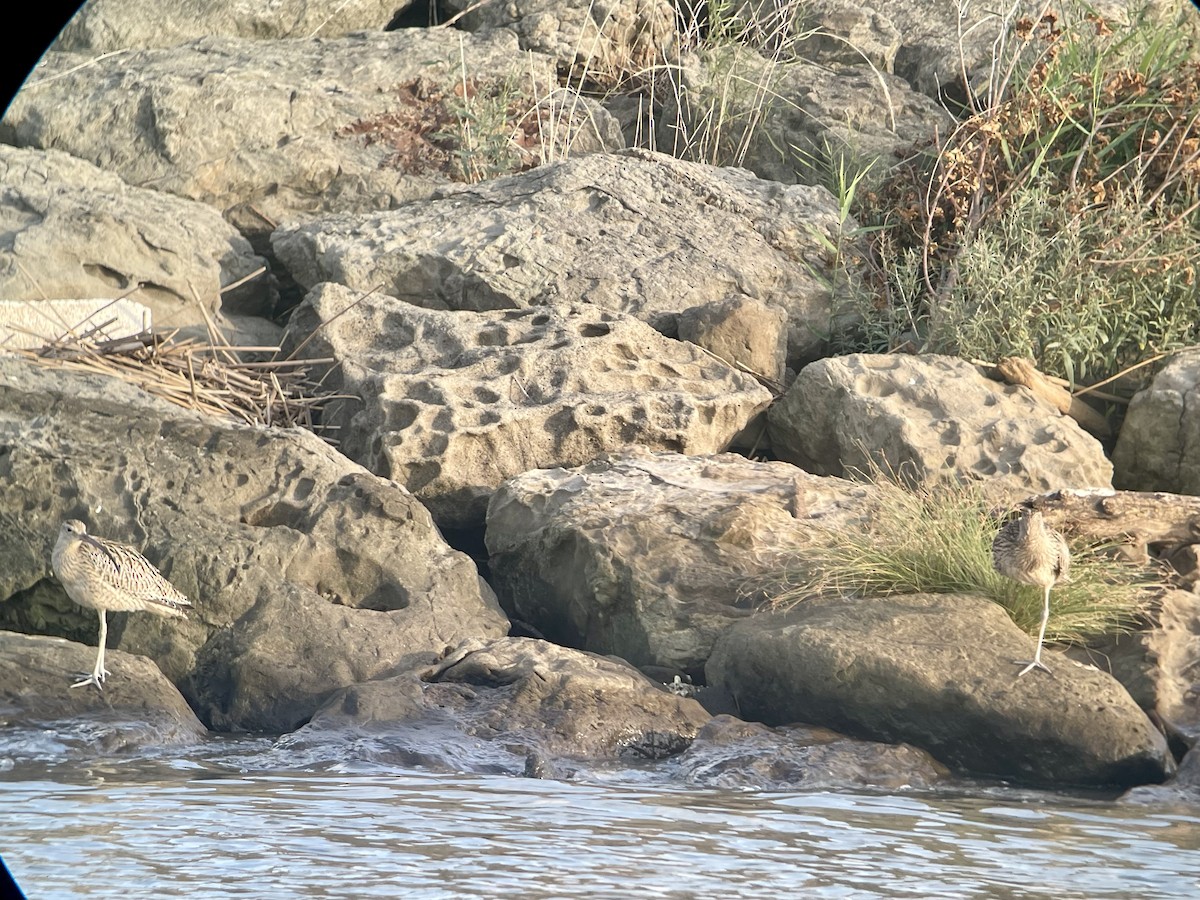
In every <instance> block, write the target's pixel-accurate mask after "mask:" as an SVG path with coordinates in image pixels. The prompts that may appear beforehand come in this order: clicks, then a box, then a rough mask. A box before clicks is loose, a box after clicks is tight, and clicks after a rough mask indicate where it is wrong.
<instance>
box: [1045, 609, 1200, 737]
mask: <svg viewBox="0 0 1200 900" xmlns="http://www.w3.org/2000/svg"><path fill="white" fill-rule="evenodd" d="M1153 617H1154V624H1153V625H1152V626H1151V627H1148V628H1146V629H1145V630H1142V631H1138V632H1135V633H1134V634H1128V635H1117V636H1115V637H1113V638H1110V639H1109V640H1106V641H1095V642H1092V643H1089V645H1088V646H1087V647H1086V648H1079V649H1072V650H1071V651H1069V652H1070V655H1071V656H1072V657H1073V658H1074V659H1077V660H1080V661H1082V662H1087V663H1090V664H1092V665H1094V666H1096V667H1097V668H1099V669H1101V670H1103V671H1105V672H1109V673H1111V674H1112V676H1113V677H1114V678H1116V679H1117V681H1119V682H1121V684H1122V685H1124V686H1125V689H1126V690H1127V691H1129V693H1130V695H1131V696H1132V697H1133V699H1134V700H1136V701H1137V703H1138V705H1139V706H1140V707H1142V709H1145V710H1149V711H1152V712H1153V713H1154V715H1155V716H1156V717H1157V718H1158V720H1159V721H1161V722H1163V723H1164V724H1165V725H1166V726H1167V727H1168V728H1169V729H1170V731H1171V732H1173V733H1175V734H1178V735H1179V736H1180V737H1181V738H1182V739H1183V740H1184V741H1185V742H1186V743H1187V744H1188V746H1192V745H1195V744H1197V743H1200V704H1198V703H1197V699H1198V698H1200V690H1198V687H1197V683H1196V672H1195V667H1196V661H1197V660H1200V596H1198V595H1197V594H1195V593H1193V592H1191V591H1179V590H1168V591H1164V592H1163V594H1162V596H1161V597H1160V598H1158V599H1156V601H1155V604H1154V613H1153Z"/></svg>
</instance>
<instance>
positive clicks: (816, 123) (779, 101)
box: [656, 44, 954, 233]
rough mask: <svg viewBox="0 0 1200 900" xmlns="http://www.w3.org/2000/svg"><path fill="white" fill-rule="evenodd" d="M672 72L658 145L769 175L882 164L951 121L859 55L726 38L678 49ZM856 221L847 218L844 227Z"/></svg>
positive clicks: (821, 173)
mask: <svg viewBox="0 0 1200 900" xmlns="http://www.w3.org/2000/svg"><path fill="white" fill-rule="evenodd" d="M679 72H680V74H679V87H678V89H677V90H676V91H675V92H673V93H672V94H671V95H668V98H667V100H666V102H665V104H664V108H663V110H662V112H661V113H659V114H658V118H657V121H658V129H657V133H656V137H657V141H658V148H659V149H661V150H666V151H668V152H671V153H675V154H677V155H680V156H684V157H685V158H702V159H706V160H720V161H722V162H725V164H728V165H738V166H745V167H746V168H747V169H750V170H751V171H752V172H754V173H755V174H757V175H758V176H759V177H760V178H767V179H770V180H772V181H779V182H783V183H788V184H790V183H795V182H800V183H804V184H820V183H827V181H828V174H827V173H828V172H830V171H833V172H836V171H837V169H838V166H839V165H840V161H841V160H845V161H846V170H847V172H848V174H849V176H850V177H853V176H854V175H855V173H856V172H857V170H858V169H859V168H860V167H862V168H865V167H868V166H871V165H879V166H881V167H884V168H886V167H888V166H890V165H892V164H893V163H894V162H895V160H896V154H897V152H898V151H899V152H904V153H907V152H909V151H910V150H911V147H912V145H913V143H914V142H917V141H923V140H927V139H930V138H932V137H933V136H934V135H935V133H937V132H938V131H939V130H941V132H942V133H947V132H949V131H950V130H952V129H953V127H954V120H953V119H952V117H951V116H950V114H949V113H947V112H946V111H945V110H944V109H943V108H941V107H940V106H938V105H937V104H936V103H935V102H934V101H933V100H932V99H930V98H929V97H927V96H925V95H924V94H921V93H918V92H917V91H914V90H913V89H912V88H911V87H909V85H908V84H907V83H906V82H905V81H904V80H903V79H902V78H897V77H896V76H894V75H889V74H887V73H885V72H880V71H877V70H872V69H870V68H869V67H867V66H865V65H863V66H856V67H853V68H842V69H840V70H835V69H831V68H829V67H827V66H823V65H818V64H815V63H812V62H808V61H806V60H791V61H786V60H785V61H777V60H771V59H767V58H764V57H763V56H761V55H759V54H758V53H755V52H754V51H753V50H751V49H749V48H745V47H740V46H738V45H736V44H732V45H720V46H717V47H715V48H712V49H709V50H704V51H701V52H698V53H694V54H691V55H689V56H687V57H685V58H684V59H683V60H682V61H681V67H680V70H679ZM731 73H733V74H731ZM677 101H678V102H677ZM718 126H719V127H718ZM855 227H856V223H855V222H854V221H853V220H851V219H849V218H848V219H847V222H846V226H845V228H846V231H847V232H848V233H849V232H850V231H852V230H853V229H854V228H855Z"/></svg>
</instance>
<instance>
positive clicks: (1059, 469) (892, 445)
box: [767, 353, 1112, 499]
mask: <svg viewBox="0 0 1200 900" xmlns="http://www.w3.org/2000/svg"><path fill="white" fill-rule="evenodd" d="M767 419H768V423H769V424H768V433H769V434H770V438H771V445H772V447H773V449H774V451H775V453H776V455H778V456H779V457H780V458H781V459H786V460H788V461H790V462H793V463H795V464H796V465H798V466H800V467H802V468H804V469H805V470H807V471H809V472H813V473H816V474H821V475H843V474H845V473H846V472H847V471H849V470H851V469H857V470H859V471H863V472H867V471H870V469H871V467H872V465H875V464H882V465H883V466H884V467H885V468H890V469H891V470H893V471H895V472H898V473H901V474H903V475H905V476H907V477H915V478H917V479H919V480H921V481H932V480H935V479H938V478H953V477H958V478H969V479H979V480H980V481H981V482H982V484H983V486H984V488H985V490H987V491H988V492H989V494H991V495H993V496H995V497H997V498H998V499H1001V498H1003V499H1012V498H1019V497H1024V496H1026V495H1028V494H1035V493H1041V492H1042V491H1047V490H1050V489H1052V488H1062V487H1080V488H1083V487H1111V486H1112V466H1111V465H1110V464H1109V462H1108V460H1107V459H1106V458H1105V456H1104V449H1103V448H1102V447H1101V445H1100V442H1099V441H1097V440H1096V439H1095V438H1093V437H1092V436H1091V435H1089V434H1087V433H1086V432H1084V431H1083V429H1081V428H1080V427H1079V426H1078V425H1077V424H1076V423H1075V420H1074V419H1071V418H1069V417H1067V416H1064V415H1062V414H1061V413H1059V412H1058V411H1057V410H1056V409H1053V408H1052V407H1049V406H1046V405H1044V404H1041V403H1039V402H1038V401H1037V400H1036V399H1035V398H1034V396H1033V395H1032V394H1031V393H1029V391H1028V390H1027V389H1026V388H1023V387H1017V386H1014V385H1003V384H1000V383H998V382H993V381H989V380H988V379H986V378H984V376H983V375H981V374H980V373H979V371H978V370H977V369H976V368H975V366H973V365H971V364H970V363H968V362H966V361H965V360H961V359H957V358H955V357H950V356H905V355H902V354H891V355H871V354H862V353H859V354H854V355H852V356H841V357H836V358H830V359H823V360H819V361H817V362H815V363H812V364H811V365H808V366H806V367H805V368H804V369H803V370H802V371H801V372H800V374H799V375H798V376H797V377H796V380H795V381H794V382H793V383H792V385H791V387H790V388H788V391H787V393H786V394H784V395H783V397H782V398H780V400H779V401H778V402H777V403H776V404H775V405H774V406H772V407H771V409H770V411H769V412H768V415H767Z"/></svg>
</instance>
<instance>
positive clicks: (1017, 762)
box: [706, 594, 1175, 786]
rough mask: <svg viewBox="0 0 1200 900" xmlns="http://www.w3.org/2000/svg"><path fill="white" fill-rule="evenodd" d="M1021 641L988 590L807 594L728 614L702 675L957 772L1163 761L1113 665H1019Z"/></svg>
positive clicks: (1093, 777) (796, 718) (1131, 767)
mask: <svg viewBox="0 0 1200 900" xmlns="http://www.w3.org/2000/svg"><path fill="white" fill-rule="evenodd" d="M1033 644H1034V641H1033V639H1031V638H1030V637H1029V636H1028V635H1026V634H1024V633H1023V632H1022V631H1020V629H1018V628H1017V626H1016V625H1014V624H1013V622H1012V621H1011V620H1010V619H1009V617H1008V615H1007V613H1006V612H1005V611H1004V610H1003V609H1002V608H1001V607H1000V606H998V605H997V604H995V603H992V602H991V601H988V600H984V599H981V598H978V597H971V596H967V595H957V594H936V595H934V594H916V595H903V596H894V597H888V598H863V599H853V600H846V599H825V598H816V597H813V598H809V599H807V600H805V601H804V602H803V603H801V604H799V605H797V606H796V607H795V608H793V609H791V610H789V611H788V612H786V613H778V614H763V615H759V616H755V617H754V618H752V619H750V620H748V621H745V622H741V623H739V624H738V625H736V626H734V627H733V628H731V629H730V630H729V631H728V632H726V633H725V635H723V636H722V638H721V639H720V640H718V641H717V644H716V646H715V647H714V649H713V654H712V658H711V659H710V660H709V663H708V666H707V669H706V672H707V675H708V681H709V683H710V684H713V685H719V686H722V687H724V688H725V689H727V690H728V691H730V693H732V694H733V696H734V698H735V699H736V700H737V702H738V704H739V709H740V710H741V714H742V716H743V717H744V718H747V719H755V720H758V721H762V722H765V723H767V724H771V725H782V724H787V723H792V722H805V723H808V724H812V725H820V726H824V727H827V728H833V729H836V730H838V731H841V732H843V733H845V734H849V735H853V736H857V737H860V738H867V739H871V740H879V741H893V742H894V741H904V742H907V743H910V744H912V745H914V746H916V747H920V748H922V749H924V750H926V751H928V752H929V753H931V754H932V755H933V756H934V757H935V758H936V759H938V760H939V761H940V762H943V763H945V764H947V765H949V766H951V767H952V768H953V769H954V770H956V771H957V772H959V773H964V774H975V775H990V776H997V777H1001V778H1006V779H1011V780H1013V781H1018V782H1021V783H1026V784H1041V785H1047V784H1062V785H1115V786H1127V785H1134V784H1143V783H1147V782H1155V781H1162V780H1163V779H1165V778H1166V777H1167V776H1169V775H1170V774H1171V773H1172V772H1173V771H1174V767H1175V765H1174V760H1173V758H1172V756H1171V754H1170V752H1169V751H1168V749H1167V744H1166V741H1165V740H1164V738H1163V736H1162V734H1160V733H1159V732H1158V731H1157V730H1156V729H1155V727H1154V726H1153V725H1152V724H1151V722H1150V720H1149V719H1148V718H1147V717H1146V714H1145V713H1144V712H1142V710H1141V709H1140V708H1139V707H1138V706H1137V704H1136V703H1134V702H1133V700H1132V699H1131V698H1130V696H1129V694H1128V693H1127V692H1126V691H1125V689H1124V688H1123V687H1121V685H1120V684H1119V683H1118V682H1117V681H1116V680H1115V679H1113V678H1112V676H1110V675H1107V674H1105V673H1103V672H1100V671H1099V670H1097V669H1094V668H1090V667H1086V666H1083V665H1080V664H1079V663H1076V662H1074V661H1073V660H1070V659H1068V658H1067V657H1065V656H1063V655H1062V654H1059V653H1054V652H1050V653H1049V654H1047V655H1046V657H1045V661H1046V663H1047V665H1049V667H1050V668H1051V670H1052V672H1053V674H1052V675H1047V674H1046V673H1045V672H1040V671H1035V672H1031V673H1029V674H1028V675H1026V676H1024V677H1021V678H1018V677H1017V670H1018V667H1017V666H1016V665H1014V664H1013V660H1017V659H1029V658H1032V650H1033Z"/></svg>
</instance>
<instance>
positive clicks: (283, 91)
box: [0, 6, 619, 235]
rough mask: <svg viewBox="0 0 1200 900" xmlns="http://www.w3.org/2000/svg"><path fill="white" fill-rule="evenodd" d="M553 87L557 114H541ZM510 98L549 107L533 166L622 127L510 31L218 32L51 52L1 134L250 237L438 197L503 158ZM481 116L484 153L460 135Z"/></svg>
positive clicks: (532, 125) (535, 119)
mask: <svg viewBox="0 0 1200 900" xmlns="http://www.w3.org/2000/svg"><path fill="white" fill-rule="evenodd" d="M321 8H322V9H324V7H323V6H322V7H321ZM464 67H465V70H466V71H467V72H469V73H487V74H486V76H480V79H481V80H477V85H476V86H477V87H478V88H479V91H478V92H477V93H476V94H475V97H476V98H479V99H477V100H474V99H473V100H472V105H470V106H469V108H468V104H465V103H460V102H459V101H457V100H456V99H454V89H455V86H457V85H460V84H461V83H462V80H463V77H464V76H463V71H464ZM506 78H508V79H511V85H512V87H511V88H506V87H504V86H503V85H504V84H505V79H506ZM551 88H554V89H555V91H554V92H553V93H554V98H552V99H551V100H550V101H548V102H549V103H550V107H552V108H550V107H543V106H542V105H540V101H541V98H546V97H548V96H550V95H551V93H552V91H551ZM506 90H508V91H510V92H511V96H509V97H508V98H507V99H508V100H510V101H511V102H512V103H514V104H517V105H523V106H524V107H525V108H527V109H528V110H530V111H534V110H538V114H537V115H533V116H530V117H526V119H525V122H526V125H528V126H529V127H528V128H526V129H525V134H526V138H527V139H528V142H530V143H531V146H530V147H529V148H528V149H529V152H530V154H531V156H532V159H531V160H530V161H534V160H536V159H541V158H542V157H543V156H546V157H550V158H555V157H557V156H559V155H562V154H563V153H565V152H566V147H567V146H569V147H570V148H571V149H572V150H573V151H574V152H587V151H588V150H590V149H597V148H599V147H602V146H604V144H603V136H604V135H606V134H616V132H617V126H616V123H615V122H613V121H612V120H611V119H610V117H609V116H608V115H607V113H604V112H603V111H602V110H600V109H599V107H597V106H596V105H595V104H594V103H593V102H592V101H590V100H587V99H585V98H574V95H570V96H565V95H564V94H563V92H561V91H558V90H557V80H556V74H555V68H554V60H553V59H551V58H550V57H547V56H539V55H537V54H522V53H518V52H517V42H516V38H515V37H514V36H513V35H512V34H510V33H508V32H505V31H502V30H500V31H495V32H492V33H490V34H487V35H483V36H479V37H476V36H474V35H463V34H461V33H460V32H454V31H448V30H444V29H436V30H430V29H406V30H404V31H399V32H389V33H359V34H355V35H351V36H348V37H343V38H335V39H329V40H323V39H315V40H289V41H284V40H279V41H249V40H241V39H238V38H205V39H202V40H198V41H193V42H191V43H188V44H182V45H180V46H177V47H171V48H168V49H150V50H134V51H129V52H127V53H120V54H114V55H110V56H106V57H100V58H96V59H92V60H88V59H86V58H84V57H82V56H80V55H79V54H74V53H61V52H57V51H51V52H49V53H47V54H46V56H45V57H44V58H43V60H42V62H41V63H40V64H39V66H38V68H37V69H36V70H35V72H34V73H33V75H32V76H31V78H30V81H29V83H27V84H26V85H25V87H24V88H23V89H22V90H21V92H20V93H19V94H18V95H17V96H16V97H15V98H14V100H13V102H12V105H11V106H10V107H9V109H8V112H7V113H6V114H5V117H4V120H3V122H2V123H0V140H2V141H4V142H7V143H11V144H18V145H23V146H34V147H47V148H48V147H54V148H57V149H61V150H66V151H68V152H70V153H71V154H73V155H74V156H77V157H80V158H82V159H87V160H90V161H92V162H94V163H96V164H97V165H102V166H104V168H105V169H107V170H109V171H111V172H113V173H115V174H117V175H119V176H120V177H121V178H123V179H124V180H125V181H127V182H129V183H130V184H133V185H138V186H142V187H153V188H155V189H157V190H161V191H166V192H168V193H171V194H175V195H178V196H181V197H186V198H189V199H192V200H199V201H201V202H204V203H207V204H210V205H211V206H215V207H216V208H217V209H219V210H221V211H222V212H223V213H224V214H225V216H226V218H227V219H229V220H230V221H231V222H232V223H233V224H234V225H235V226H237V227H238V228H239V229H241V231H242V232H243V233H244V234H247V235H252V234H264V233H266V232H269V231H270V230H271V229H273V228H274V227H275V226H276V225H277V224H278V223H279V222H281V221H284V220H288V219H294V218H304V217H312V216H318V215H321V214H323V213H327V212H331V211H366V210H374V209H388V208H390V207H393V206H395V205H397V204H398V203H401V202H403V201H405V200H409V199H412V198H414V197H425V196H428V195H429V194H430V192H431V191H432V190H433V187H434V186H435V185H439V184H445V183H446V182H447V181H448V180H449V179H450V178H451V177H452V174H453V173H454V172H455V171H456V167H457V166H458V164H459V162H462V161H463V160H464V159H466V160H467V162H468V164H469V165H470V166H471V167H472V168H475V167H477V166H483V167H487V166H491V165H493V164H495V163H496V162H497V159H498V157H496V155H495V152H493V151H496V152H498V151H499V150H500V149H508V148H509V147H510V142H509V141H508V137H509V135H510V133H511V128H510V126H509V125H508V124H505V125H504V126H503V127H502V128H501V126H500V125H499V123H493V125H494V126H495V127H494V129H493V130H492V131H488V130H487V129H486V128H483V131H485V132H487V133H486V134H483V133H481V132H480V128H481V125H480V122H481V121H482V119H483V118H485V116H480V115H479V114H480V113H483V112H486V111H487V110H491V111H493V112H494V111H495V109H496V108H497V107H498V105H501V104H502V101H501V100H499V99H497V98H496V97H491V95H492V94H496V95H497V96H499V95H502V94H503V93H504V91H506ZM489 97H491V99H488V98H489ZM489 104H490V105H489ZM97 111H101V112H99V113H98V112H97ZM468 115H473V116H476V120H475V121H474V122H473V124H474V127H475V131H474V132H473V135H474V140H475V143H471V142H469V141H466V139H465V137H464V135H463V132H462V126H463V124H464V123H466V122H467V121H468V119H467V116H468ZM543 120H544V121H543ZM539 122H541V125H540V126H539V125H538V123H539ZM443 133H444V134H445V135H448V137H447V138H446V142H445V146H440V147H439V145H438V144H437V141H439V140H441V138H440V137H438V135H439V134H443ZM543 135H544V136H545V138H544V141H543V140H542V136H543ZM501 137H502V138H503V142H502V145H501V146H499V147H498V146H496V142H497V141H499V139H500V138H501ZM489 140H491V141H492V143H488V141H489ZM618 140H619V137H618ZM446 147H450V148H451V149H450V150H447V149H446ZM460 151H461V154H460ZM506 159H507V157H506ZM516 167H518V166H517V164H516V163H515V162H514V163H513V168H516Z"/></svg>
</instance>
